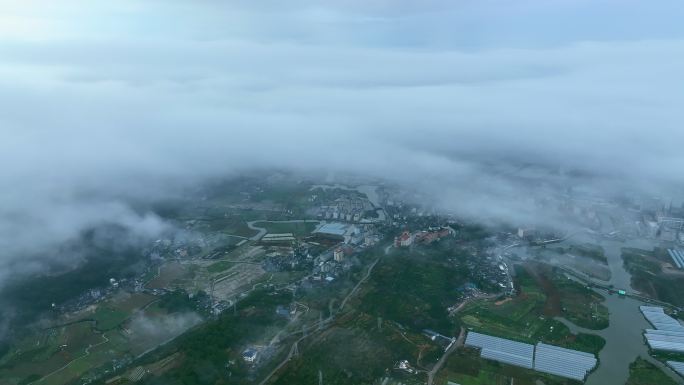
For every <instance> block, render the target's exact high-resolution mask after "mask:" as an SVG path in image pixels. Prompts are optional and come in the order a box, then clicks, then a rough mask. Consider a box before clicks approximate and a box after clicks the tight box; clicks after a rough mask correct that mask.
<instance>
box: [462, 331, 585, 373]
mask: <svg viewBox="0 0 684 385" xmlns="http://www.w3.org/2000/svg"><path fill="white" fill-rule="evenodd" d="M465 345H466V346H468V347H473V348H477V349H480V357H482V358H485V359H488V360H492V361H497V362H502V363H505V364H509V365H514V366H519V367H522V368H526V369H533V370H535V371H538V372H542V373H548V374H553V375H556V376H560V377H564V378H570V379H573V380H578V381H583V380H584V379H585V378H586V376H587V374H589V372H591V371H592V370H593V369H594V368H595V367H596V364H597V359H596V357H595V356H594V355H593V354H590V353H586V352H581V351H578V350H571V349H565V348H561V347H558V346H553V345H547V344H544V343H541V342H539V343H537V345H536V346H535V345H531V344H526V343H522V342H517V341H512V340H508V339H505V338H499V337H494V336H489V335H486V334H480V333H475V332H468V335H467V337H466V341H465Z"/></svg>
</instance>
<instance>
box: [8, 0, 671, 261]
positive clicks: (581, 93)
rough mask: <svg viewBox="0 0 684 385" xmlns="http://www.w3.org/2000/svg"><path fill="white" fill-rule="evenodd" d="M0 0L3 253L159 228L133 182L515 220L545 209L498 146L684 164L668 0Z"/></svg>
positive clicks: (639, 175) (570, 159)
mask: <svg viewBox="0 0 684 385" xmlns="http://www.w3.org/2000/svg"><path fill="white" fill-rule="evenodd" d="M2 4H3V8H4V10H5V12H3V15H2V16H1V17H0V58H2V60H1V61H0V99H1V100H2V106H1V107H0V110H1V111H2V113H1V114H0V164H1V166H0V184H1V185H2V186H3V188H2V189H1V190H0V269H4V268H5V267H6V266H10V265H11V264H13V263H15V262H16V258H18V256H19V255H22V254H23V253H25V252H27V251H31V252H35V251H36V250H41V249H44V248H46V247H49V246H50V245H54V244H55V243H58V242H60V241H64V240H68V239H71V238H73V237H75V236H76V235H77V234H79V232H80V231H82V230H83V229H85V228H88V227H89V226H93V225H96V224H99V223H111V222H114V223H120V224H123V225H125V226H127V227H131V228H134V229H137V231H140V232H142V233H144V234H149V235H150V236H154V235H155V234H156V233H159V232H161V231H163V230H164V229H165V224H163V223H161V221H160V220H159V219H158V218H156V217H155V216H154V215H153V214H147V213H140V212H136V211H134V210H132V209H131V208H130V207H129V206H128V205H127V203H126V202H127V200H128V199H131V198H132V199H153V198H156V197H160V196H164V195H167V194H170V195H172V194H174V192H173V189H174V188H178V187H180V186H188V185H192V184H193V183H200V182H201V181H203V180H205V179H206V178H209V177H216V176H221V175H234V174H235V173H239V172H243V171H247V170H251V169H257V168H270V167H281V168H283V167H284V168H291V169H295V170H304V171H309V170H314V171H319V170H333V171H352V172H359V173H365V174H369V175H373V176H383V177H387V178H389V179H391V180H394V181H398V182H404V183H410V184H412V185H414V186H415V185H416V184H420V183H422V184H425V188H426V190H429V191H431V192H433V193H434V194H435V195H436V196H437V199H436V201H438V202H441V203H442V204H443V205H444V206H445V207H450V208H455V209H460V210H461V211H463V212H466V213H473V214H474V213H478V212H481V213H484V214H486V215H487V216H496V215H501V216H502V217H505V218H509V219H510V218H521V217H522V218H525V219H527V218H526V217H524V216H527V217H530V216H532V215H537V214H538V213H533V214H531V213H530V211H529V210H528V207H527V206H526V205H525V203H524V200H520V199H519V198H520V196H522V195H524V196H529V193H530V191H529V190H528V189H524V188H523V187H524V186H521V185H519V184H512V183H510V181H509V180H508V179H507V178H505V177H502V176H501V174H500V173H499V172H498V171H497V172H492V168H491V167H490V165H492V164H498V165H507V164H510V165H511V167H513V168H515V165H518V164H534V165H539V166H542V167H545V168H547V169H550V170H580V171H582V172H586V173H590V174H592V175H595V176H597V177H599V178H600V182H596V180H594V181H593V182H592V185H593V186H594V187H596V188H606V189H623V188H627V189H634V190H643V191H647V192H649V193H653V194H659V193H667V194H671V192H672V191H676V189H677V188H679V185H678V184H679V182H680V175H681V171H680V170H682V169H684V156H683V155H682V151H681V143H684V129H682V127H681V124H682V122H683V121H684V119H683V118H684V112H683V111H684V110H682V108H681V106H682V105H683V104H684V93H682V89H684V76H682V74H681V68H684V27H682V24H681V22H680V21H681V17H682V16H684V6H682V5H681V2H678V1H664V2H659V3H658V4H654V3H653V2H647V1H628V2H624V1H582V0H577V1H570V0H566V1H558V2H553V3H546V2H542V1H531V0H528V1H522V2H516V3H515V5H513V3H510V2H506V1H500V0H486V1H457V2H454V1H436V0H435V1H427V2H420V3H415V2H408V1H399V2H388V1H370V2H368V1H353V0H351V1H341V2H338V4H337V5H335V6H332V5H324V4H322V3H317V2H311V1H303V0H302V1H293V2H285V3H283V2H275V1H273V2H265V3H264V2H260V3H259V4H255V3H254V2H246V1H244V2H243V1H236V2H229V4H227V3H226V2H215V1H196V2H177V1H165V2H158V1H151V2H144V3H140V2H133V1H117V2H113V3H111V4H106V5H93V4H92V3H91V2H87V1H84V0H70V1H65V2H59V4H57V3H55V2H48V1H41V0H31V1H27V0H23V1H3V2H2ZM519 201H521V203H517V202H519ZM512 202H514V203H512Z"/></svg>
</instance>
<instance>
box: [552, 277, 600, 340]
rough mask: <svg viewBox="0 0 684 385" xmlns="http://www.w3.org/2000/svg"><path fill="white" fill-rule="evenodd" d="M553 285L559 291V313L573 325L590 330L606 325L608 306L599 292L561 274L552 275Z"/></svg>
mask: <svg viewBox="0 0 684 385" xmlns="http://www.w3.org/2000/svg"><path fill="white" fill-rule="evenodd" d="M553 285H554V287H555V288H556V290H557V292H558V293H559V304H560V315H562V316H563V317H565V318H566V319H568V320H569V321H570V322H572V323H574V324H575V325H578V326H581V327H583V328H587V329H592V330H601V329H605V328H607V327H608V324H609V313H608V308H607V307H606V306H605V305H603V303H602V302H603V301H604V300H605V299H604V298H603V296H601V295H600V294H599V293H597V292H595V291H593V290H591V289H590V288H587V287H586V286H584V285H582V284H581V283H579V282H577V281H574V280H572V279H569V278H566V277H564V276H563V275H561V274H557V273H556V274H554V275H553Z"/></svg>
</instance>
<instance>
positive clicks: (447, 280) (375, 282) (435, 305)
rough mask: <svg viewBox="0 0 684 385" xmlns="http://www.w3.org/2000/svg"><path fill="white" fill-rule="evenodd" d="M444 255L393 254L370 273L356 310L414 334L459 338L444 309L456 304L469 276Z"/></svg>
mask: <svg viewBox="0 0 684 385" xmlns="http://www.w3.org/2000/svg"><path fill="white" fill-rule="evenodd" d="M446 253H447V252H446V251H442V250H441V249H440V248H438V247H435V248H429V249H424V250H415V251H411V252H408V251H405V250H398V251H395V252H393V253H392V254H391V255H390V256H388V257H387V258H384V259H383V260H382V261H381V262H380V263H379V264H378V265H377V266H376V268H375V270H374V271H373V276H372V277H371V279H370V280H369V282H368V285H367V289H366V292H365V293H364V296H363V300H362V301H360V303H359V304H358V307H359V309H361V310H363V311H365V312H367V313H369V314H372V315H375V316H380V317H383V318H385V319H391V320H393V321H396V322H398V323H400V324H401V325H403V326H406V327H409V328H410V329H412V330H414V331H418V332H420V331H421V330H423V329H434V330H436V331H438V332H440V333H443V334H445V335H455V334H458V331H457V330H458V326H457V325H456V324H455V323H454V322H453V320H452V319H450V318H449V316H448V312H447V310H446V309H447V308H448V307H449V306H451V305H453V304H454V303H457V302H458V301H459V298H460V294H459V292H458V288H459V287H461V286H462V285H463V284H464V283H466V282H467V281H468V279H467V278H468V273H467V271H465V270H463V269H462V268H459V267H458V266H457V265H455V264H454V263H452V262H449V261H448V260H447V258H446V257H447V255H451V254H446Z"/></svg>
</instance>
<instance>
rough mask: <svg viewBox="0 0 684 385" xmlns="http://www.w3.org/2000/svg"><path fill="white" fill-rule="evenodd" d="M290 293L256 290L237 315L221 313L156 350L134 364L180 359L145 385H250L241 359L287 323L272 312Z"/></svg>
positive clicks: (149, 379) (240, 307) (247, 368)
mask: <svg viewBox="0 0 684 385" xmlns="http://www.w3.org/2000/svg"><path fill="white" fill-rule="evenodd" d="M291 300H292V293H290V292H287V291H284V292H279V293H271V292H268V291H256V292H253V293H252V294H250V295H249V296H248V297H247V298H245V299H244V300H242V301H241V302H240V303H239V305H238V307H237V314H233V312H232V311H229V312H224V313H223V314H222V315H221V316H220V317H219V318H218V319H216V320H214V321H209V322H207V323H205V324H204V325H202V326H200V327H197V328H195V329H193V330H191V331H189V332H187V333H186V334H184V335H182V336H181V337H179V338H178V339H176V340H175V341H174V342H172V343H170V344H168V345H166V346H164V347H162V348H160V349H158V350H157V351H156V352H155V353H153V354H150V355H148V356H146V357H145V358H144V359H142V360H140V361H139V362H136V364H149V363H153V362H156V361H159V360H161V359H163V358H165V357H168V356H170V355H172V354H176V353H177V354H179V355H180V357H182V359H180V360H179V362H178V364H177V365H176V366H175V367H173V368H171V369H169V370H168V371H166V372H164V373H163V374H161V375H160V376H158V377H149V378H147V379H146V380H145V381H144V382H143V383H147V384H164V385H168V384H186V385H190V384H215V385H218V384H250V383H252V382H251V381H250V380H249V378H251V377H250V376H251V374H250V367H249V365H247V364H245V363H244V362H243V360H242V358H241V353H242V350H243V349H244V348H245V346H247V345H251V344H255V345H262V346H264V345H268V343H269V341H270V339H271V338H272V335H274V334H275V333H276V332H277V330H280V329H282V328H283V326H284V325H285V323H286V322H287V321H286V320H284V319H283V318H282V317H279V316H277V315H276V313H275V308H276V306H277V305H281V304H287V303H289V302H290V301H291ZM229 362H233V364H232V365H229V367H227V366H226V365H227V364H228V363H229Z"/></svg>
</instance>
